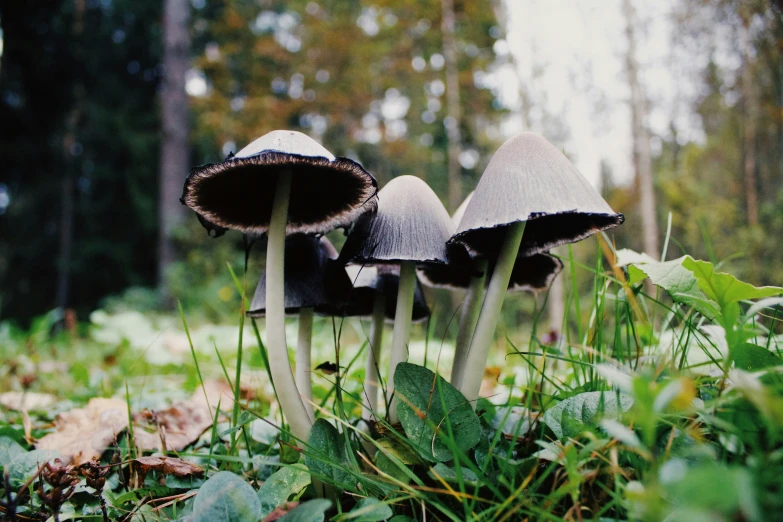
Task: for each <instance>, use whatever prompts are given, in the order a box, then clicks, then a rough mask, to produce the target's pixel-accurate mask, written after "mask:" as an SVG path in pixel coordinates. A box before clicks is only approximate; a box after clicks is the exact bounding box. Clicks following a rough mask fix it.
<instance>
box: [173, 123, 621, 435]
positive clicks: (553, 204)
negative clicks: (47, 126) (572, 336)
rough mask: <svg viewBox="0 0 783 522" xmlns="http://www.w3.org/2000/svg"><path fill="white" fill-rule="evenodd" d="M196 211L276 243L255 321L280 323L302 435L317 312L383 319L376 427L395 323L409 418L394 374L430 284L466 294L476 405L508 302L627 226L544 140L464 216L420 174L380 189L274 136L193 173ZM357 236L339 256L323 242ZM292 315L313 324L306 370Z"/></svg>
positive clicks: (370, 378)
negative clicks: (559, 254)
mask: <svg viewBox="0 0 783 522" xmlns="http://www.w3.org/2000/svg"><path fill="white" fill-rule="evenodd" d="M182 202H183V203H184V204H186V205H187V206H189V207H190V208H191V209H193V210H194V211H195V212H196V213H197V215H198V217H199V220H200V221H201V223H202V224H203V225H204V227H205V228H207V230H208V231H210V232H211V233H214V234H215V235H220V234H222V233H223V232H225V231H226V230H227V229H234V230H239V231H242V232H245V233H250V234H255V235H261V236H265V238H266V271H265V273H264V274H263V276H262V277H261V280H260V281H259V283H258V287H257V288H256V292H255V295H254V297H253V301H252V304H251V307H250V310H249V311H248V314H249V315H251V316H254V317H265V318H266V335H267V346H268V349H269V354H270V357H269V361H270V371H271V374H272V378H273V380H274V383H275V386H276V388H277V391H278V396H279V398H280V403H281V404H280V406H281V408H282V409H283V412H284V414H285V416H286V418H287V420H288V423H289V426H290V428H291V432H292V433H293V435H294V436H295V437H296V438H297V439H299V440H300V441H307V439H308V435H309V431H310V428H311V427H312V425H313V422H314V416H313V409H312V391H311V381H310V379H311V361H310V339H311V335H312V324H313V315H314V314H319V315H332V316H343V317H346V316H357V317H369V318H371V320H372V322H371V325H372V326H371V330H370V335H369V339H368V341H369V347H368V350H367V360H366V367H365V368H366V375H365V381H364V393H365V407H364V417H365V418H366V419H369V418H370V417H371V416H373V415H376V414H377V413H378V411H379V409H380V408H379V406H378V404H379V402H378V401H379V393H380V391H381V390H382V389H383V386H382V385H381V384H382V373H383V372H382V371H381V368H380V364H379V360H380V356H381V344H382V341H383V328H384V323H385V322H386V321H387V320H391V321H393V325H394V326H393V333H392V342H391V349H390V364H389V368H388V372H387V374H386V388H385V392H386V393H385V400H384V404H385V406H386V413H387V415H388V418H389V420H390V421H391V422H396V420H397V415H396V407H395V403H394V379H393V376H394V371H395V368H396V367H397V365H398V364H400V363H402V362H405V361H406V360H407V357H408V353H407V348H408V342H409V338H410V329H411V324H412V323H414V322H416V321H421V320H424V319H426V318H427V317H428V316H429V309H428V307H427V304H426V302H425V300H424V295H423V293H422V290H421V287H420V285H419V280H421V282H423V283H424V284H425V285H428V286H432V287H440V288H449V289H461V290H465V291H466V296H465V299H464V301H463V305H462V312H461V314H460V321H459V330H458V335H457V342H456V352H455V355H454V365H453V368H452V384H453V385H454V386H455V387H456V388H457V389H459V390H460V391H461V392H462V393H463V395H465V397H466V398H467V400H468V401H471V403H472V404H474V405H475V399H477V398H478V392H479V387H480V385H481V377H482V375H483V370H484V367H485V366H486V362H487V358H488V355H489V347H490V345H491V341H492V338H493V335H494V331H495V327H496V325H497V321H498V318H499V314H500V309H501V307H502V304H503V300H504V298H505V295H506V293H507V292H510V291H511V292H513V291H520V290H525V291H530V292H537V291H540V290H545V289H546V288H547V287H548V286H549V284H550V283H551V281H552V279H553V278H554V277H555V276H556V275H557V273H558V272H559V271H560V270H561V269H562V263H561V262H560V261H559V260H558V259H557V258H555V257H553V256H551V255H550V254H549V253H548V251H549V249H551V248H553V247H555V246H557V245H560V244H563V243H571V242H575V241H579V240H581V239H584V238H586V237H588V236H590V235H592V234H594V233H596V232H598V231H601V230H605V229H608V228H611V227H613V226H616V225H619V224H620V223H622V221H623V216H622V214H618V213H615V212H614V211H613V210H612V209H611V208H610V207H609V206H608V205H607V203H606V202H605V201H604V200H603V199H602V198H601V196H600V195H599V194H598V193H597V192H596V191H595V189H593V188H592V186H591V185H590V184H589V183H588V182H587V181H586V180H585V178H584V177H583V176H582V175H581V174H580V173H579V172H578V171H577V170H576V168H575V167H574V166H573V165H572V164H571V163H570V162H569V161H568V159H567V158H566V157H565V156H564V155H563V154H562V153H561V152H560V151H558V150H557V149H556V148H555V147H554V146H553V145H551V144H550V143H549V142H548V141H546V140H545V139H544V138H542V137H541V136H538V135H536V134H532V133H523V134H521V135H519V136H516V137H514V138H512V139H510V140H508V141H507V142H505V143H504V144H503V145H502V146H501V147H500V148H499V149H498V151H497V152H496V153H495V155H494V156H493V157H492V159H491V161H490V163H489V165H488V166H487V168H486V170H485V172H484V174H483V175H482V177H481V180H480V181H479V183H478V186H477V187H476V190H475V192H474V193H472V194H471V195H470V196H468V198H467V199H466V200H465V202H464V203H463V204H462V205H461V206H460V207H459V209H457V211H456V212H455V213H454V215H453V216H451V217H450V216H449V215H448V212H447V211H446V209H445V208H444V207H443V205H442V203H441V202H440V199H439V198H438V196H437V195H436V194H435V193H434V192H433V191H432V189H431V188H430V187H429V186H428V185H427V184H426V183H425V182H424V181H423V180H421V179H420V178H417V177H415V176H400V177H397V178H395V179H393V180H392V181H390V182H389V183H388V184H387V185H386V186H385V187H383V189H382V190H380V191H378V190H377V184H376V182H375V179H374V178H373V177H372V176H371V175H370V174H369V173H368V172H367V171H365V170H364V169H363V168H362V166H361V165H359V164H358V163H356V162H354V161H352V160H349V159H346V158H336V157H335V156H334V155H332V154H331V153H330V152H329V151H327V150H326V149H325V148H323V147H322V146H321V145H320V144H318V143H317V142H315V141H314V140H312V139H310V138H309V137H307V136H305V135H303V134H301V133H298V132H294V131H274V132H270V133H269V134H266V135H264V136H262V137H261V138H258V139H257V140H255V141H253V142H252V143H250V144H249V145H248V146H247V147H245V148H244V149H242V150H241V151H239V152H238V153H237V154H236V155H233V156H230V157H229V158H227V159H226V160H225V161H223V162H221V163H217V164H209V165H204V166H201V167H196V168H195V169H193V170H192V171H191V173H190V175H189V176H188V178H187V180H186V182H185V188H184V193H183V196H182ZM339 227H342V228H345V229H347V230H348V231H349V232H348V237H347V239H346V241H345V244H344V246H343V248H342V250H341V252H340V253H339V255H338V253H337V251H336V250H335V248H334V247H333V246H332V244H331V243H330V242H329V241H328V240H327V239H326V238H324V237H323V234H325V233H327V232H329V231H331V230H333V229H335V228H339ZM286 315H296V316H298V318H299V339H298V343H297V349H296V359H295V360H296V370H295V373H294V371H293V370H292V368H291V365H290V362H289V358H288V348H287V342H286V335H285V317H286Z"/></svg>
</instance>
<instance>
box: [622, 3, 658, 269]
mask: <svg viewBox="0 0 783 522" xmlns="http://www.w3.org/2000/svg"><path fill="white" fill-rule="evenodd" d="M623 13H624V15H625V23H626V30H625V34H626V36H627V38H628V52H627V54H626V60H625V62H626V69H627V74H628V85H629V87H630V89H631V126H632V136H633V144H634V146H633V148H634V167H635V169H636V182H637V186H638V187H639V213H640V215H641V218H642V242H643V245H644V246H643V250H644V252H645V253H646V254H648V255H650V256H652V257H653V258H655V259H658V257H660V255H661V252H660V249H659V246H658V222H657V221H656V219H655V188H654V186H653V172H652V153H651V152H650V135H649V133H648V131H647V127H646V126H645V121H644V120H645V118H646V116H647V108H646V104H645V100H644V92H643V91H642V86H641V84H640V83H639V64H638V62H637V60H636V34H635V31H634V28H635V26H636V12H635V9H634V6H633V4H632V1H631V0H623Z"/></svg>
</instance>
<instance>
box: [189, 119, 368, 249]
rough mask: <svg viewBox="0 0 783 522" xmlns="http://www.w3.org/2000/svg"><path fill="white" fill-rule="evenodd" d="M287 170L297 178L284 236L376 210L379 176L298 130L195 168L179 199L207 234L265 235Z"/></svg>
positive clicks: (320, 228)
mask: <svg viewBox="0 0 783 522" xmlns="http://www.w3.org/2000/svg"><path fill="white" fill-rule="evenodd" d="M284 169H288V170H290V171H291V173H292V175H293V181H292V185H291V196H290V202H289V206H288V225H287V227H286V234H296V233H305V234H319V233H326V232H328V231H330V230H332V229H334V228H337V227H345V226H348V225H349V224H351V223H353V222H354V221H355V220H356V218H357V217H359V216H360V215H361V214H363V213H364V212H367V211H371V210H373V209H375V205H376V198H375V194H376V192H377V189H378V186H377V183H376V181H375V178H373V177H372V176H371V175H370V174H369V173H368V172H367V171H365V170H364V169H363V168H362V166H361V165H359V164H358V163H356V162H355V161H352V160H350V159H347V158H335V157H334V156H333V155H332V154H331V153H330V152H329V151H328V150H326V149H325V148H323V147H322V146H321V145H320V144H319V143H318V142H316V141H315V140H313V139H311V138H309V137H308V136H306V135H304V134H302V133H300V132H295V131H273V132H270V133H268V134H265V135H263V136H261V137H260V138H258V139H257V140H255V141H253V142H252V143H250V144H249V145H248V146H247V147H245V148H244V149H242V150H240V151H239V152H238V153H237V154H236V155H235V156H231V157H229V158H227V159H226V160H225V161H223V162H221V163H209V164H207V165H202V166H200V167H195V168H194V169H192V170H191V171H190V174H189V175H188V178H187V180H185V188H184V191H183V193H182V199H181V201H182V203H184V204H185V205H187V206H188V207H190V208H192V209H193V210H194V211H196V213H197V214H199V216H200V217H201V222H202V224H204V225H205V227H206V228H207V230H210V229H212V230H217V231H219V230H220V229H221V228H222V229H227V228H230V229H235V230H240V231H242V232H246V233H255V234H262V233H265V232H266V230H267V228H268V226H269V219H270V216H271V212H272V204H273V202H274V197H275V189H276V187H277V178H278V173H279V172H280V171H281V170H284ZM207 225H209V226H207Z"/></svg>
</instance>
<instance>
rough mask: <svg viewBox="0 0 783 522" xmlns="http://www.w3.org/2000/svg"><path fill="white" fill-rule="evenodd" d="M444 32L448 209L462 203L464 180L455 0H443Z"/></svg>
mask: <svg viewBox="0 0 783 522" xmlns="http://www.w3.org/2000/svg"><path fill="white" fill-rule="evenodd" d="M440 28H441V33H442V35H443V57H444V58H445V61H446V113H447V114H446V120H445V121H444V123H445V125H446V139H447V140H448V174H449V195H448V197H449V212H454V211H455V210H456V209H457V207H458V206H459V205H460V203H462V180H461V169H460V164H459V154H460V148H461V141H462V137H461V133H460V118H461V115H460V105H459V64H458V63H457V44H456V42H455V41H454V0H441V24H440Z"/></svg>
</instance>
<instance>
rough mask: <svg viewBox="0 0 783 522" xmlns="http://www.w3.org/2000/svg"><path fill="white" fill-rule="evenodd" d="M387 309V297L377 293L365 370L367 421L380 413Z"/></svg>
mask: <svg viewBox="0 0 783 522" xmlns="http://www.w3.org/2000/svg"><path fill="white" fill-rule="evenodd" d="M385 309H386V296H384V295H383V294H382V293H380V292H376V293H375V301H374V302H373V308H372V326H371V327H370V346H369V347H368V350H367V363H366V365H365V370H364V395H365V406H364V411H363V417H364V418H365V419H367V420H369V419H371V418H372V417H373V415H375V414H377V412H378V387H379V385H380V382H381V375H380V372H379V364H380V363H379V361H380V358H381V343H382V342H383V321H384V311H385Z"/></svg>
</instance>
